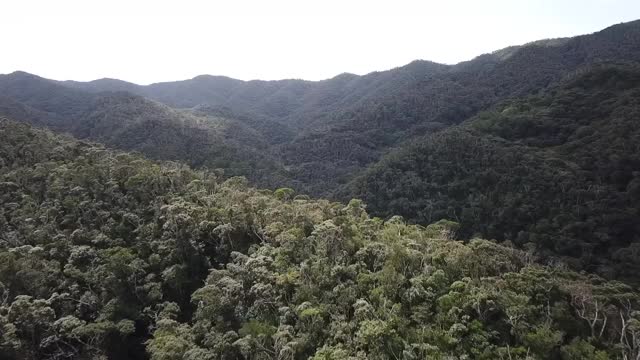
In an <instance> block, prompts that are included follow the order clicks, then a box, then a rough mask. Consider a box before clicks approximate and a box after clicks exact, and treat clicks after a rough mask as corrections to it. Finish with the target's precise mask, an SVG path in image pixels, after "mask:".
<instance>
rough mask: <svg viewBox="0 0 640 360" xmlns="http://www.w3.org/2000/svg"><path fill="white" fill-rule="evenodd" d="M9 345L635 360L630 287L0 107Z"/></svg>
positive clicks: (0, 305) (0, 288)
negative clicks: (140, 151)
mask: <svg viewBox="0 0 640 360" xmlns="http://www.w3.org/2000/svg"><path fill="white" fill-rule="evenodd" d="M0 139H1V140H2V141H0V162H1V166H0V199H1V201H0V229H2V231H1V232H0V357H1V358H3V359H9V360H23V359H24V360H31V359H68V358H71V359H106V358H108V359H151V360H173V359H185V360H196V359H197V360H201V359H212V360H213V359H229V360H233V359H238V360H240V359H307V358H312V359H315V360H327V359H336V360H337V359H354V360H356V359H372V360H378V359H379V360H383V359H400V358H402V359H422V358H434V359H449V358H476V359H487V360H488V359H501V358H502V359H563V360H574V359H575V360H577V359H596V360H606V359H618V358H635V357H637V356H639V354H640V347H639V346H638V329H637V324H638V322H639V321H640V319H638V314H639V313H640V312H638V309H640V296H639V295H638V293H637V292H636V291H635V290H634V289H632V288H630V287H629V286H627V285H624V284H622V283H619V282H614V281H605V280H603V279H601V278H599V277H597V276H587V275H584V274H578V273H575V272H572V271H569V270H566V269H564V268H563V267H561V266H543V265H539V264H536V262H535V259H534V258H532V254H531V253H527V252H523V251H520V250H516V249H514V248H511V247H506V246H503V245H498V244H496V243H494V242H490V241H487V240H482V239H474V240H473V241H471V242H469V243H467V244H464V243H463V242H460V241H456V240H455V235H454V234H455V232H456V230H457V228H458V225H457V224H455V223H452V222H447V221H440V222H437V223H435V224H433V225H430V226H428V227H421V226H415V225H407V224H405V223H404V222H403V221H402V220H401V219H399V218H397V217H394V218H391V219H389V220H388V221H386V222H383V221H382V220H380V219H377V218H371V217H369V216H368V215H367V213H366V211H365V209H364V206H363V204H362V203H361V202H360V201H358V200H352V201H350V202H349V203H348V205H344V204H339V203H332V202H329V201H326V200H310V199H309V198H308V197H306V196H295V194H294V193H293V192H292V191H291V190H289V189H278V190H276V191H274V192H271V191H265V190H261V191H258V190H256V189H253V188H251V187H248V186H247V184H246V181H245V180H243V179H241V178H232V179H229V180H226V181H224V182H223V181H221V179H220V178H218V177H217V176H216V175H215V174H213V173H210V172H202V171H193V170H191V169H189V168H187V167H186V166H184V165H181V164H178V163H156V162H152V161H149V160H145V159H144V158H142V157H141V156H139V155H132V154H127V153H122V152H114V151H110V150H106V149H104V148H103V147H100V146H95V145H91V144H88V143H86V142H80V141H77V140H74V139H72V138H69V137H62V136H59V135H53V134H52V133H50V132H49V131H45V130H39V129H34V128H32V127H30V126H29V125H26V124H23V123H17V122H12V121H10V120H7V119H0Z"/></svg>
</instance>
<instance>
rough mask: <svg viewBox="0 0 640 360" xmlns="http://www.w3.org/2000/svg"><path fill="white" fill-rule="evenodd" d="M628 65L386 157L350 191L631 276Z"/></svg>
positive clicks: (634, 99) (639, 239)
mask: <svg viewBox="0 0 640 360" xmlns="http://www.w3.org/2000/svg"><path fill="white" fill-rule="evenodd" d="M639 99H640V67H639V66H638V65H620V66H595V67H593V68H591V69H588V70H585V71H584V72H583V73H580V74H576V75H575V76H573V77H571V78H570V79H567V80H566V81H565V82H564V83H563V84H561V85H559V86H557V87H554V88H551V89H549V90H548V91H546V92H543V93H541V94H540V95H536V96H532V97H528V98H525V99H522V100H514V101H508V102H506V103H503V104H502V105H500V106H497V107H496V108H495V109H493V110H491V111H487V112H484V113H482V114H480V115H478V116H477V117H475V118H472V119H470V120H469V121H467V122H466V123H465V124H464V126H462V127H460V128H452V129H448V130H445V131H442V132H440V133H438V134H435V135H431V136H427V137H425V138H423V139H421V140H418V141H416V142H415V143H413V144H411V145H409V146H406V147H405V148H403V149H401V150H399V151H397V152H396V153H394V154H392V155H390V156H388V157H387V158H385V159H384V160H383V161H381V162H380V163H379V164H377V165H376V166H374V167H373V168H371V169H370V170H369V171H367V172H366V173H365V174H364V175H363V176H361V177H360V178H359V179H357V180H356V181H354V183H352V184H351V185H350V190H351V191H348V194H349V195H348V196H355V197H360V198H362V199H364V200H365V201H366V202H367V203H368V204H369V206H370V207H369V209H370V210H371V211H372V212H373V213H374V214H378V215H385V216H389V215H392V214H400V215H403V216H405V217H406V218H407V219H409V220H411V221H414V222H418V223H430V222H433V221H436V220H438V219H441V218H447V219H452V220H456V221H458V222H460V224H461V232H460V234H461V235H462V236H464V237H470V236H472V235H474V234H480V235H481V236H485V237H488V238H494V239H499V240H511V241H513V242H514V243H516V244H517V245H519V246H520V247H528V248H532V249H536V250H537V251H538V252H539V253H540V255H542V256H543V257H545V258H549V259H551V258H553V257H555V256H556V255H560V256H562V257H569V258H573V259H576V260H569V259H567V258H565V261H568V262H570V263H573V264H574V265H575V266H576V267H578V268H582V269H588V270H590V271H597V272H600V273H602V274H606V275H607V276H611V277H619V278H626V279H630V280H633V281H636V280H637V278H636V276H637V273H638V271H639V270H640V268H638V264H639V261H638V260H639V259H638V257H637V253H638V252H637V249H638V246H640V245H639V244H640V228H639V224H640V212H639V211H640V208H639V207H638V204H639V200H640V198H639V197H638V196H639V195H640V192H639V190H638V189H640V187H639V184H640V178H638V176H640V173H638V169H640V149H639V148H638V144H639V143H640V127H639V126H638V119H639V114H640V113H639V112H640V102H639Z"/></svg>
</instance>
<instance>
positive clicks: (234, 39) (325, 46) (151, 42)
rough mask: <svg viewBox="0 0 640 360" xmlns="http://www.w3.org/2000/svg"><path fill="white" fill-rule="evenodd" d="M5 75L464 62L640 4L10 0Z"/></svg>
mask: <svg viewBox="0 0 640 360" xmlns="http://www.w3.org/2000/svg"><path fill="white" fill-rule="evenodd" d="M0 5H1V6H0V9H1V11H2V21H0V34H2V38H1V39H2V42H1V45H0V48H1V49H2V52H1V53H0V73H10V72H13V71H16V70H22V71H27V72H30V73H34V74H37V75H40V76H43V77H46V78H51V79H56V80H78V81H89V80H94V79H99V78H104V77H109V78H117V79H121V80H126V81H131V82H135V83H138V84H149V83H154V82H161V81H174V80H182V79H188V78H192V77H194V76H197V75H201V74H211V75H226V76H230V77H234V78H238V79H243V80H252V79H262V80H275V79H284V78H296V79H307V80H321V79H326V78H330V77H333V76H335V75H338V74H340V73H344V72H350V73H355V74H366V73H369V72H372V71H378V70H387V69H391V68H394V67H398V66H402V65H404V64H407V63H409V62H411V61H413V60H416V59H423V60H431V61H436V62H440V63H446V64H454V63H457V62H460V61H464V60H469V59H472V58H473V57H475V56H477V55H480V54H483V53H487V52H491V51H494V50H497V49H501V48H504V47H506V46H510V45H517V44H523V43H527V42H530V41H534V40H538V39H544V38H555V37H565V36H575V35H581V34H587V33H592V32H595V31H598V30H601V29H603V28H605V27H608V26H610V25H613V24H617V23H621V22H626V21H631V20H636V19H640V0H466V1H464V0H442V1H429V0H422V1H413V0H393V1H378V0H367V1H364V0H341V1H337V0H317V1H308V0H253V1H250V0H233V1H231V0H229V1H219V0H218V1H216V0H207V1H205V0H202V1H200V0H179V1H164V0H155V1H149V0H108V1H102V0H101V1H94V0H56V1H53V0H40V1H36V0H0Z"/></svg>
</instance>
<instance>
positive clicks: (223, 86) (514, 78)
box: [66, 21, 640, 195]
mask: <svg viewBox="0 0 640 360" xmlns="http://www.w3.org/2000/svg"><path fill="white" fill-rule="evenodd" d="M611 61H614V62H624V61H640V21H635V22H630V23H624V24H619V25H615V26H612V27H610V28H607V29H604V30H602V31H600V32H597V33H594V34H590V35H584V36H577V37H574V38H567V39H550V40H541V41H536V42H532V43H529V44H525V45H522V46H513V47H509V48H506V49H502V50H498V51H496V52H493V53H491V54H484V55H481V56H479V57H477V58H475V59H473V60H471V61H467V62H463V63H460V64H457V65H453V66H448V65H442V64H436V63H432V62H428V61H415V62H412V63H410V64H408V65H405V66H402V67H399V68H396V69H392V70H388V71H382V72H375V73H371V74H368V75H364V76H356V75H352V74H342V75H339V76H336V77H334V78H332V79H328V80H324V81H318V82H311V81H302V80H281V81H240V80H234V79H230V78H227V77H220V76H198V77H196V78H194V79H191V80H185V81H178V82H168V83H158V84H152V85H148V86H137V85H135V86H134V85H132V84H126V83H122V82H114V81H111V80H98V81H96V82H90V83H66V85H68V86H72V87H74V88H76V89H85V90H90V91H101V90H112V89H124V88H126V89H127V90H128V91H131V92H133V93H136V94H138V95H141V96H144V97H147V98H150V99H153V100H156V101H159V102H162V103H164V104H167V105H169V106H172V107H178V108H192V107H195V106H203V105H206V106H214V107H215V106H222V107H226V108H229V109H230V110H231V111H232V112H234V113H242V114H244V115H247V116H248V117H249V118H252V119H254V121H260V122H262V123H264V124H266V127H269V126H274V127H278V128H279V129H283V131H282V133H283V134H285V135H282V136H279V137H277V139H278V140H277V141H274V146H272V151H271V153H272V154H273V155H274V156H275V157H277V158H278V159H279V161H281V162H282V163H283V164H284V166H285V167H286V169H287V170H288V172H289V174H290V177H292V178H293V179H295V180H296V181H295V182H293V183H294V184H295V185H296V186H297V187H298V188H300V189H301V190H303V191H306V192H309V193H311V194H316V195H321V194H322V195H331V194H332V193H333V192H334V190H335V188H336V187H337V186H340V185H341V184H345V183H347V182H348V181H349V180H351V179H352V178H353V177H354V175H356V174H358V173H360V172H361V171H363V170H364V169H365V168H366V167H368V166H369V165H371V164H373V163H375V162H376V161H378V160H379V159H380V157H381V156H382V155H384V154H386V153H387V152H388V151H389V150H390V149H392V148H395V147H397V146H399V145H400V144H402V143H404V142H406V141H409V140H411V139H414V138H417V137H421V136H424V135H426V134H431V133H434V132H437V131H439V130H441V129H443V128H446V127H449V126H452V125H456V124H459V123H462V122H463V121H464V120H466V119H468V118H469V117H472V116H474V115H476V114H477V113H478V112H479V111H482V110H486V109H488V108H490V107H491V106H493V105H496V104H498V103H500V102H502V101H504V100H507V99H511V98H518V97H522V96H527V95H530V94H534V93H536V92H538V91H540V90H541V89H544V88H546V87H547V86H550V85H552V84H554V83H556V82H558V81H561V80H562V79H564V78H566V77H570V76H572V74H574V73H575V72H579V71H581V69H583V68H588V67H589V66H590V65H592V64H596V63H603V62H611ZM271 136H273V134H271Z"/></svg>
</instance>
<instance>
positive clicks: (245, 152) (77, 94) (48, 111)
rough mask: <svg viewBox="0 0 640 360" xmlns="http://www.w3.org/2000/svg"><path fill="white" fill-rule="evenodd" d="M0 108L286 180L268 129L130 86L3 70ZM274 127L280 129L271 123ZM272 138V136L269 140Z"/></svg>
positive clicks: (127, 146)
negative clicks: (75, 85) (93, 85)
mask: <svg viewBox="0 0 640 360" xmlns="http://www.w3.org/2000/svg"><path fill="white" fill-rule="evenodd" d="M0 93H1V94H2V95H3V97H0V114H2V115H5V116H11V117H13V118H16V119H18V120H22V121H27V122H29V123H32V124H35V125H39V126H46V127H49V128H51V129H53V130H56V131H59V132H64V133H69V134H72V135H73V136H75V137H78V138H81V139H89V140H94V141H99V142H102V143H104V144H106V145H108V146H111V147H115V148H118V149H124V150H133V151H139V152H141V153H143V154H145V155H146V156H148V157H151V158H154V159H161V160H180V161H183V162H186V163H188V164H190V165H191V166H194V167H207V168H210V169H221V170H223V171H224V172H225V173H226V175H227V176H237V175H243V176H246V177H248V178H249V179H250V180H251V181H253V182H255V183H256V184H260V185H261V186H267V187H274V186H277V185H278V184H280V183H282V182H283V181H284V180H283V179H288V177H286V175H285V174H284V168H283V167H282V165H280V164H279V162H278V161H277V160H276V159H275V158H274V157H273V156H271V155H269V145H270V141H271V140H270V139H271V138H272V136H271V134H270V133H268V132H265V133H263V132H262V131H266V130H265V127H264V126H262V127H260V126H258V127H254V126H257V125H259V124H252V123H251V122H249V121H246V120H244V118H239V119H230V118H228V117H227V116H234V114H232V113H229V112H227V113H224V112H222V110H220V111H213V109H212V110H209V111H205V110H207V109H206V108H198V109H194V110H193V111H182V110H177V109H172V108H169V107H167V106H166V105H162V104H160V103H157V102H155V101H152V100H149V99H146V98H143V97H141V96H137V95H133V94H130V93H127V92H101V93H90V92H84V91H80V90H76V89H71V88H68V87H65V86H62V85H60V84H58V83H56V82H53V81H51V80H47V79H43V78H40V77H37V76H35V75H31V74H26V73H20V72H17V73H13V74H9V75H4V76H0ZM271 129H272V131H277V127H275V126H273V127H271ZM268 139H269V140H268Z"/></svg>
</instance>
